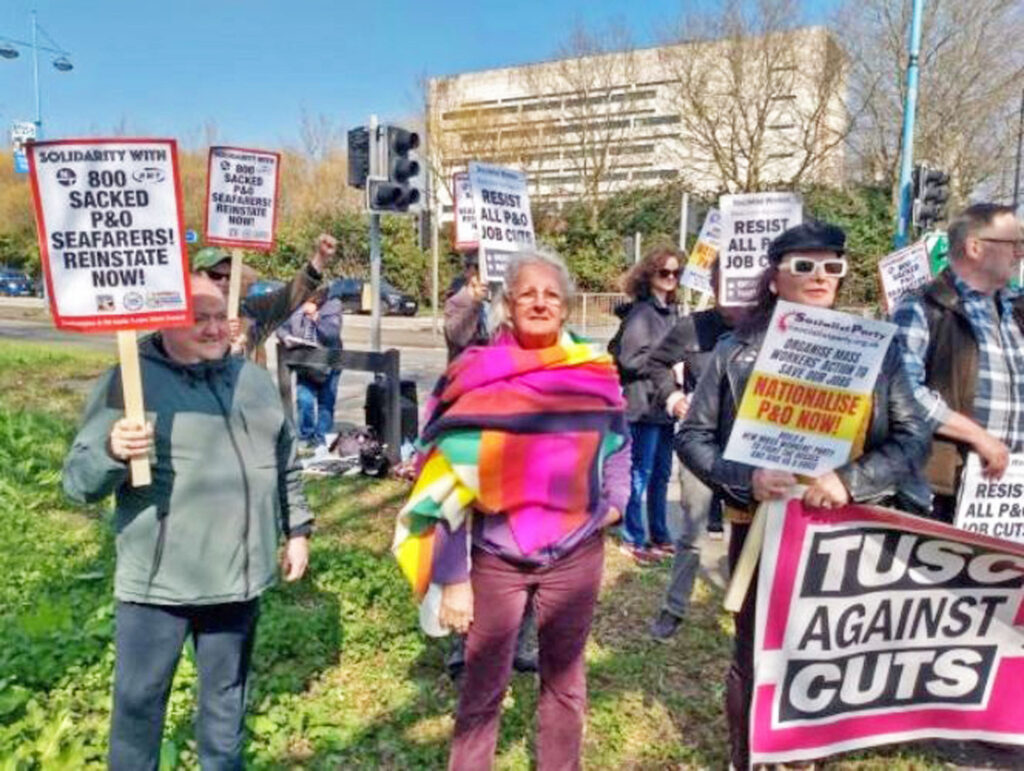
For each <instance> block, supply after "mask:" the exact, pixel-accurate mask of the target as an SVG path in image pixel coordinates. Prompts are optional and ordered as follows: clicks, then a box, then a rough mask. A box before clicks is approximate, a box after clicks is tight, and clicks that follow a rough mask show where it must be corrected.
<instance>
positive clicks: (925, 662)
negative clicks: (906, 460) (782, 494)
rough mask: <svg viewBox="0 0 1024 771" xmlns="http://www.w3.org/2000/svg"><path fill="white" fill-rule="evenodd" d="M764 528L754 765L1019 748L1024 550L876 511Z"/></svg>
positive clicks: (785, 519) (797, 506) (797, 516)
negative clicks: (903, 751) (856, 754)
mask: <svg viewBox="0 0 1024 771" xmlns="http://www.w3.org/2000/svg"><path fill="white" fill-rule="evenodd" d="M759 516H765V517H766V520H765V522H766V529H765V537H764V544H763V547H762V550H761V561H760V572H759V576H758V584H757V623H756V625H755V626H756V633H755V648H754V684H753V686H754V687H753V701H752V704H751V710H750V754H751V762H752V763H755V764H758V763H768V764H771V763H783V762H789V761H797V760H811V759H816V758H823V757H827V756H829V755H833V754H835V753H837V752H848V751H852V750H858V749H862V748H865V747H872V746H877V745H880V744H888V743H891V742H906V741H914V740H919V739H928V738H936V737H941V738H945V739H956V740H986V741H992V742H999V743H1005V744H1015V745H1021V744H1024V699H1021V698H1020V683H1021V680H1022V678H1024V625H1022V624H1024V607H1022V602H1024V546H1020V545H1018V544H1014V543H1010V542H1008V541H1003V540H1000V539H997V538H991V537H988V536H983V535H978V534H974V533H967V532H964V531H962V530H958V529H956V528H954V527H952V526H950V525H946V524H943V523H941V522H936V521H934V520H929V519H922V518H920V517H914V516H911V515H909V514H904V513H902V512H898V511H893V510H890V509H883V508H879V507H875V506H861V505H847V506H844V507H842V508H839V509H830V510H829V511H828V512H822V511H821V510H816V509H808V508H806V507H805V506H804V505H803V504H802V502H801V501H800V500H799V499H793V500H790V501H773V502H771V503H770V504H768V505H767V509H766V510H762V512H761V514H760V515H759Z"/></svg>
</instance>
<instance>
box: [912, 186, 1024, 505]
mask: <svg viewBox="0 0 1024 771" xmlns="http://www.w3.org/2000/svg"><path fill="white" fill-rule="evenodd" d="M1022 256H1024V235H1022V233H1021V223H1020V220H1018V219H1017V217H1016V216H1015V214H1014V210H1013V207H1011V206H1001V205H999V204H993V203H979V204H974V205H973V206H970V207H968V208H967V209H965V210H964V211H963V212H961V213H960V214H959V215H958V216H957V217H956V218H954V219H953V221H952V222H951V223H950V225H949V267H948V268H946V270H944V271H942V273H940V274H939V276H938V277H936V278H935V279H934V280H933V281H931V283H929V284H928V285H926V286H925V287H924V289H922V290H921V291H919V292H917V293H916V294H913V295H910V296H908V297H906V298H905V299H904V300H903V301H902V302H901V303H900V305H899V307H898V308H897V310H896V313H895V315H894V316H893V321H895V322H896V323H897V324H898V325H899V327H900V341H901V343H902V347H903V351H904V354H903V359H904V364H905V365H906V369H907V373H908V374H909V375H910V379H911V382H912V383H913V385H914V396H915V397H916V398H917V400H918V401H919V402H920V404H921V406H922V407H923V408H924V410H925V412H926V413H927V419H928V422H929V424H930V427H931V428H932V429H933V430H934V431H935V434H936V437H935V443H934V445H933V447H932V452H931V456H930V458H929V460H928V467H927V473H928V480H929V482H931V484H932V487H933V489H934V491H935V493H936V501H935V510H936V513H937V514H939V515H940V516H941V517H942V518H943V519H944V520H945V521H947V522H952V521H953V513H954V511H955V507H956V495H957V493H958V491H959V488H960V474H961V469H962V467H963V464H964V461H965V458H966V456H967V453H968V452H975V453H977V454H978V455H979V456H980V458H981V461H982V465H983V474H984V476H985V477H986V478H988V479H992V480H994V479H997V478H999V477H1001V476H1002V474H1003V472H1004V471H1005V470H1006V467H1007V464H1008V462H1009V455H1010V453H1011V452H1014V453H1017V452H1021V451H1024V329H1022V318H1024V298H1022V297H1020V295H1019V292H1016V291H1014V290H1011V289H1009V287H1008V284H1009V282H1010V279H1011V277H1013V276H1015V275H1016V274H1017V271H1018V270H1019V267H1020V261H1021V257H1022Z"/></svg>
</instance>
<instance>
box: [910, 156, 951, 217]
mask: <svg viewBox="0 0 1024 771" xmlns="http://www.w3.org/2000/svg"><path fill="white" fill-rule="evenodd" d="M913 190H914V210H913V222H914V227H916V228H917V229H918V230H919V231H925V230H929V229H930V228H931V227H932V226H933V225H934V224H935V223H937V222H942V221H943V220H945V219H946V206H947V204H948V202H949V175H948V174H947V173H946V172H944V171H940V170H939V169H930V168H928V166H926V165H925V164H923V163H919V164H918V165H916V166H915V167H914V176H913Z"/></svg>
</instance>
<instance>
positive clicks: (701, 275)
mask: <svg viewBox="0 0 1024 771" xmlns="http://www.w3.org/2000/svg"><path fill="white" fill-rule="evenodd" d="M721 237H722V215H721V213H720V212H719V211H718V209H709V210H708V214H707V216H706V217H705V218H704V224H703V225H702V226H701V228H700V235H699V236H697V243H696V244H694V245H693V251H691V252H690V257H689V259H688V260H687V261H686V268H685V269H684V270H683V277H682V279H681V280H680V281H679V283H680V284H681V285H682V286H685V287H686V288H687V289H693V290H694V291H696V292H703V293H704V294H711V295H713V294H714V293H715V291H714V287H712V286H711V266H712V265H713V264H714V262H715V260H716V259H717V258H718V246H719V239H721Z"/></svg>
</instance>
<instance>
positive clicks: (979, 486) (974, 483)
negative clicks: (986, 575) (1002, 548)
mask: <svg viewBox="0 0 1024 771" xmlns="http://www.w3.org/2000/svg"><path fill="white" fill-rule="evenodd" d="M956 526H957V527H959V528H961V529H963V530H966V531H967V532H968V533H981V534H982V535H991V536H995V537H996V538H1005V539H1007V540H1008V541H1016V542H1017V543H1020V544H1024V454H1021V453H1017V452H1015V453H1010V461H1009V463H1008V464H1007V466H1006V470H1005V471H1004V472H1003V475H1002V476H1001V477H999V478H998V479H988V478H986V477H985V474H984V469H983V468H982V465H981V459H980V458H979V457H978V454H977V453H974V452H969V453H967V462H966V463H965V464H964V468H963V472H962V476H961V478H960V494H959V498H958V500H957V506H956Z"/></svg>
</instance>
